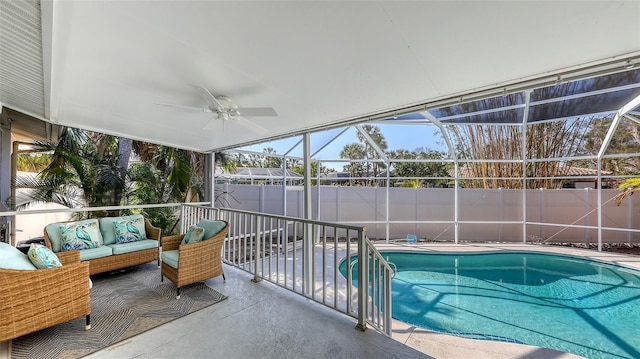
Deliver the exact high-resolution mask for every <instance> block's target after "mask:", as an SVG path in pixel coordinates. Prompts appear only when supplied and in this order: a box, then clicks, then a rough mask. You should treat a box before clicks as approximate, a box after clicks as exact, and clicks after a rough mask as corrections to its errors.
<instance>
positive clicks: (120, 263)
mask: <svg viewBox="0 0 640 359" xmlns="http://www.w3.org/2000/svg"><path fill="white" fill-rule="evenodd" d="M132 219H142V221H144V230H142V229H141V230H140V232H142V233H143V235H144V239H142V240H139V241H135V242H130V243H122V244H120V243H116V239H115V233H114V229H113V223H114V221H118V220H121V221H125V220H132ZM89 221H91V220H85V221H76V222H60V223H51V224H49V225H47V226H46V227H45V228H44V240H45V245H46V246H47V247H49V248H50V249H51V250H53V252H54V253H56V255H57V256H58V258H60V260H62V259H63V258H65V257H66V256H68V255H73V256H75V254H71V253H72V252H79V255H80V260H81V261H83V262H84V261H87V262H89V273H90V274H91V275H93V274H98V273H104V272H109V271H114V270H117V269H121V268H126V267H131V266H135V265H138V264H143V263H147V262H151V261H157V262H158V266H160V235H161V230H160V228H157V227H154V226H153V225H151V223H150V222H149V220H148V219H146V218H144V217H142V215H132V216H121V217H104V218H100V219H97V221H98V223H99V235H98V237H99V242H100V243H99V245H98V248H89V249H80V250H70V251H67V250H63V244H62V243H61V240H62V239H61V237H60V234H59V229H58V227H59V226H60V225H61V224H67V225H69V224H73V223H80V222H89ZM94 221H95V220H94Z"/></svg>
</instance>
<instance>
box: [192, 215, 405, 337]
mask: <svg viewBox="0 0 640 359" xmlns="http://www.w3.org/2000/svg"><path fill="white" fill-rule="evenodd" d="M200 218H208V219H219V220H226V221H227V222H229V234H228V237H227V240H226V242H225V246H224V249H223V256H224V261H225V263H227V264H229V265H232V266H235V267H237V268H240V269H242V270H245V271H247V272H249V273H252V274H253V276H254V278H253V280H254V281H260V280H266V281H269V282H271V283H273V284H276V285H278V286H280V287H283V288H286V289H288V290H290V291H292V292H294V293H297V294H300V295H303V296H305V297H307V298H309V299H312V300H314V301H315V302H318V303H321V304H323V305H325V306H328V307H330V308H332V309H334V310H337V311H339V312H341V313H344V314H346V315H349V316H352V317H354V318H356V319H357V322H358V324H357V326H356V328H358V329H360V330H365V329H366V325H367V324H369V325H370V326H372V327H374V328H375V329H377V330H379V331H380V332H382V333H385V334H387V335H389V336H391V322H392V320H391V279H392V277H393V275H394V272H393V270H392V269H391V267H390V266H389V264H387V262H386V261H385V260H384V258H382V256H381V255H380V253H379V252H378V251H377V250H376V249H375V247H374V246H373V244H372V243H371V242H370V241H369V239H367V238H366V236H365V228H363V227H356V226H349V225H341V224H335V223H328V222H320V221H313V220H305V219H301V218H295V217H285V216H278V215H270V214H265V213H258V212H249V211H242V210H234V209H226V208H211V207H204V206H193V205H184V206H183V207H182V217H181V222H182V233H184V231H185V230H186V228H188V227H189V226H191V225H194V224H196V223H197V222H198V220H199V219H200ZM351 258H353V260H351ZM343 259H350V260H347V261H343ZM354 260H355V261H357V264H358V265H357V266H351V265H350V263H352V262H353V261H354ZM351 268H352V269H353V273H356V274H355V277H356V278H353V277H354V275H353V274H352V270H351Z"/></svg>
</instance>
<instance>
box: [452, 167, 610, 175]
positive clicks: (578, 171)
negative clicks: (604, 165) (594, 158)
mask: <svg viewBox="0 0 640 359" xmlns="http://www.w3.org/2000/svg"><path fill="white" fill-rule="evenodd" d="M564 171H567V172H566V174H562V175H560V174H558V176H567V177H580V176H593V177H597V176H598V170H597V169H593V168H584V167H574V166H570V167H569V168H568V169H565V168H564V166H560V168H559V169H558V172H559V173H562V172H564ZM447 172H448V173H449V176H451V177H453V176H454V170H453V168H450V169H448V170H447ZM458 172H459V174H460V177H473V176H474V174H473V173H472V172H471V169H470V168H469V167H468V166H460V168H458ZM601 173H602V174H603V175H612V174H613V171H605V170H602V171H601Z"/></svg>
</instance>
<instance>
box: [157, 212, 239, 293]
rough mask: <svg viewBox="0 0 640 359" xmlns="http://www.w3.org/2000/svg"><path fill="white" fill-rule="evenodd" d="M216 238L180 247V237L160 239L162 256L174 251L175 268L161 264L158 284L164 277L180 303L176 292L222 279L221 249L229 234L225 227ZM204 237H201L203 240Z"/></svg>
mask: <svg viewBox="0 0 640 359" xmlns="http://www.w3.org/2000/svg"><path fill="white" fill-rule="evenodd" d="M220 222H224V227H223V228H222V229H221V230H220V231H219V232H218V233H216V234H214V235H213V236H210V237H206V238H204V239H203V240H202V241H201V242H196V243H189V244H181V242H182V239H183V238H184V234H179V235H175V236H167V237H162V252H163V253H164V252H166V251H173V250H178V251H179V252H178V267H177V268H174V267H172V266H170V265H169V264H167V263H165V261H164V260H163V261H162V264H161V281H164V278H165V277H166V278H167V279H169V280H170V281H171V282H173V284H175V286H176V288H177V292H176V298H177V299H180V288H181V287H183V286H185V285H189V284H193V283H197V282H201V281H203V280H205V279H209V278H214V277H217V276H219V275H222V279H223V280H224V281H226V278H225V276H224V271H223V269H222V245H223V244H224V240H225V238H226V237H227V233H228V232H229V223H228V222H226V221H220ZM206 235H207V233H205V236H206Z"/></svg>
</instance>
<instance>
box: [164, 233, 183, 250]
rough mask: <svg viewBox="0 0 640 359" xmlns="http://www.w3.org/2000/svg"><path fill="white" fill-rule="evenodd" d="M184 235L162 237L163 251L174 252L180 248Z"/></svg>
mask: <svg viewBox="0 0 640 359" xmlns="http://www.w3.org/2000/svg"><path fill="white" fill-rule="evenodd" d="M183 238H184V234H178V235H175V236H166V237H162V250H163V251H173V250H176V249H178V248H179V247H180V243H181V242H182V239H183Z"/></svg>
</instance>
